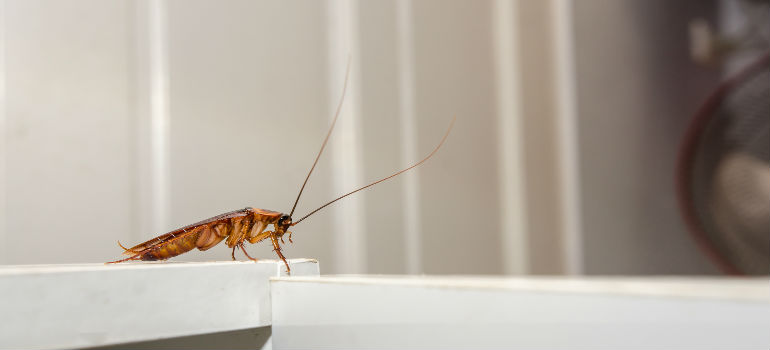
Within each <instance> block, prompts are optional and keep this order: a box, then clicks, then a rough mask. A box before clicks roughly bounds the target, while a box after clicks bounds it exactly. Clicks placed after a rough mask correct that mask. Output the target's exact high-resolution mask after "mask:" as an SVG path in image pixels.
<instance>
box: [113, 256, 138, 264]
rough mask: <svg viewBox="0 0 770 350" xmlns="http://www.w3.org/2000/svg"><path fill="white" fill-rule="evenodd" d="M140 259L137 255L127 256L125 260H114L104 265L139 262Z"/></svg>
mask: <svg viewBox="0 0 770 350" xmlns="http://www.w3.org/2000/svg"><path fill="white" fill-rule="evenodd" d="M140 259H141V258H139V254H137V255H134V256H129V257H128V258H125V259H120V260H115V261H108V262H106V263H105V264H115V263H121V262H124V261H129V260H140Z"/></svg>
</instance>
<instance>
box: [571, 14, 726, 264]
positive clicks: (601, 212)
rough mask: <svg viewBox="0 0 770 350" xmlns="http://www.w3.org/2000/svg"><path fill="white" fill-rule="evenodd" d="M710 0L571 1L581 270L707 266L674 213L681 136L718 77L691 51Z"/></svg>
mask: <svg viewBox="0 0 770 350" xmlns="http://www.w3.org/2000/svg"><path fill="white" fill-rule="evenodd" d="M710 6H711V5H710V4H709V2H702V1H677V2H670V1H643V2H638V1H614V0H610V1H607V0H594V1H576V2H575V13H574V17H575V43H576V45H575V63H576V72H577V73H576V74H577V91H578V101H579V102H578V106H577V109H578V110H577V113H578V118H579V121H580V124H579V131H578V132H579V136H578V137H579V142H580V146H579V148H580V159H579V161H580V179H581V180H580V181H581V182H580V188H581V192H582V193H583V195H582V198H581V201H582V202H581V208H582V211H583V232H585V237H584V242H583V244H584V247H585V248H584V249H585V252H584V256H585V272H586V273H589V274H612V273H635V274H650V273H708V272H713V271H714V268H713V267H712V266H711V265H710V264H709V263H708V262H707V261H706V258H705V256H704V255H703V254H701V253H700V252H699V251H698V250H697V248H696V246H695V244H693V241H692V239H691V238H690V237H689V235H688V233H687V232H686V231H685V228H684V225H683V223H682V220H681V218H680V213H679V210H678V208H677V205H676V199H675V191H674V167H675V159H676V154H677V148H678V145H679V140H680V136H681V135H682V131H683V130H684V127H685V123H686V122H687V121H688V120H689V119H690V115H691V114H692V113H693V112H694V111H695V108H696V106H697V105H698V103H699V100H700V99H701V98H703V97H704V96H706V94H707V93H708V90H709V88H710V87H713V86H715V85H716V83H715V81H714V80H713V76H711V77H710V76H709V74H708V73H707V71H706V70H702V69H700V68H697V67H696V66H695V65H694V63H693V62H692V61H691V60H690V57H689V54H688V44H689V43H688V40H687V26H686V24H687V21H688V20H689V19H692V18H696V17H697V16H704V15H705V16H708V13H709V10H708V8H709V7H710Z"/></svg>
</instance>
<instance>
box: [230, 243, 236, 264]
mask: <svg viewBox="0 0 770 350" xmlns="http://www.w3.org/2000/svg"><path fill="white" fill-rule="evenodd" d="M235 247H236V246H233V253H232V254H230V256H232V257H233V261H235Z"/></svg>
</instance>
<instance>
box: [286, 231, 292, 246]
mask: <svg viewBox="0 0 770 350" xmlns="http://www.w3.org/2000/svg"><path fill="white" fill-rule="evenodd" d="M286 233H288V234H289V243H291V244H294V241H292V240H291V233H292V232H291V231H286Z"/></svg>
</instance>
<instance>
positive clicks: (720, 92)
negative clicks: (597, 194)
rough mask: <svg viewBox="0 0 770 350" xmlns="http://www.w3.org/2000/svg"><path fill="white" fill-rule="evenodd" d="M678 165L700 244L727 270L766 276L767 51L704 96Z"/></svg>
mask: <svg viewBox="0 0 770 350" xmlns="http://www.w3.org/2000/svg"><path fill="white" fill-rule="evenodd" d="M678 163H679V164H678V165H677V192H678V197H679V203H680V207H681V210H682V214H683V215H684V218H685V220H686V221H687V224H688V227H689V230H690V232H691V233H692V234H693V236H694V237H695V238H696V241H697V242H698V243H699V245H700V246H701V248H703V249H704V250H705V252H706V253H707V254H708V255H709V256H710V257H711V258H712V259H713V260H714V261H715V262H716V263H717V264H718V265H719V266H720V267H722V269H723V270H724V271H725V272H727V273H731V274H752V275H753V274H768V273H770V53H764V54H762V55H761V56H760V57H759V59H757V60H756V61H754V62H753V63H751V64H750V65H749V66H748V67H746V68H745V69H744V70H742V71H741V72H739V73H738V74H736V75H735V76H734V77H732V78H731V79H728V80H727V81H725V82H724V83H722V85H721V86H720V87H719V88H718V89H717V90H716V91H715V92H714V93H713V94H712V95H711V96H710V97H709V98H708V99H707V100H706V101H705V103H704V104H703V105H702V106H701V108H700V109H699V111H698V112H697V113H696V115H695V117H694V118H693V121H692V122H691V124H690V126H689V127H688V129H687V131H686V134H685V137H684V141H683V143H682V146H681V148H680V154H679V160H678Z"/></svg>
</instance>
